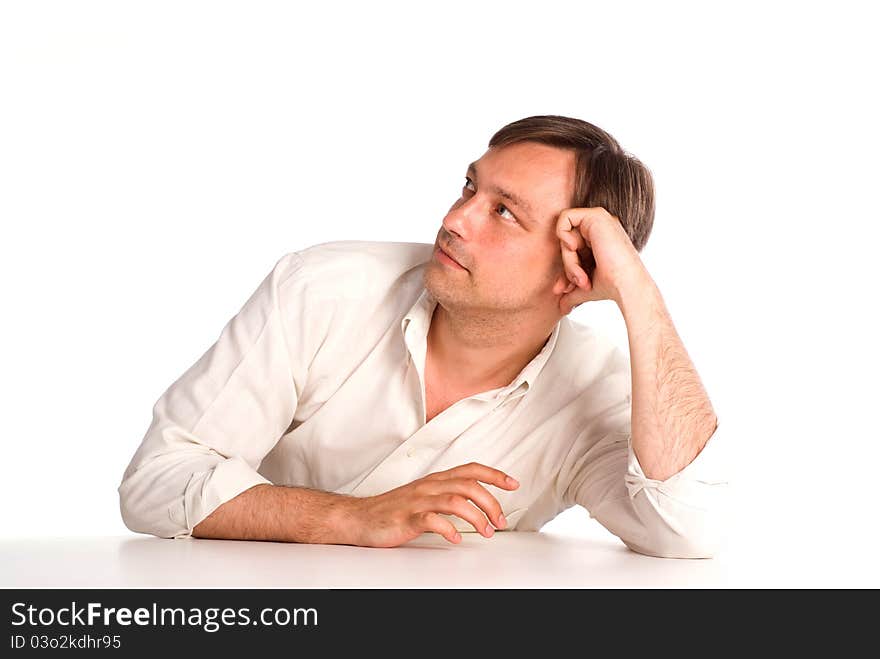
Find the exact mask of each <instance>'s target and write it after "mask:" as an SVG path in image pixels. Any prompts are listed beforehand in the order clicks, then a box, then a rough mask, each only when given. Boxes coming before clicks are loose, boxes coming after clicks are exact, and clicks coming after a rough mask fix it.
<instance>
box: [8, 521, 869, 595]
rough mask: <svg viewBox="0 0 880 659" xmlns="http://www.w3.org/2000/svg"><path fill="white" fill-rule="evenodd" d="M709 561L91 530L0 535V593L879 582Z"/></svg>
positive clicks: (780, 559)
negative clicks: (87, 533) (94, 533)
mask: <svg viewBox="0 0 880 659" xmlns="http://www.w3.org/2000/svg"><path fill="white" fill-rule="evenodd" d="M745 540H747V541H748V542H745V543H743V544H741V545H739V546H737V545H729V546H727V547H726V548H725V549H724V550H723V551H722V552H721V553H720V554H719V555H718V556H716V557H715V558H712V559H668V558H654V557H651V556H643V555H641V554H637V553H635V552H633V551H631V550H629V549H628V548H627V547H626V546H625V545H624V544H623V543H622V542H620V541H619V540H618V539H617V538H615V537H613V536H612V535H610V534H608V533H603V534H600V533H595V534H592V535H589V534H586V533H585V534H583V535H580V536H579V535H569V534H564V533H558V532H547V531H544V530H542V531H541V532H538V533H518V532H502V533H496V534H495V535H494V536H493V537H492V538H484V537H482V536H481V535H478V534H476V533H464V534H462V542H461V543H460V544H458V545H452V544H450V543H449V542H447V541H446V540H444V539H443V538H441V537H440V536H438V535H436V534H433V533H426V534H424V535H422V536H420V537H419V538H417V539H415V540H413V541H412V542H410V543H408V544H406V545H403V546H401V547H395V548H393V549H373V548H368V547H353V546H349V545H306V544H288V543H278V542H244V541H232V540H204V539H196V538H189V539H180V540H163V539H160V538H154V537H151V536H143V535H136V534H130V535H127V536H103V537H99V536H93V537H65V538H51V537H41V538H4V539H0V588H143V587H153V588H178V587H179V588H188V587H209V588H224V587H228V588H242V587H253V588H619V587H623V588H630V587H634V588H728V587H729V588H766V587H771V588H772V587H787V588H799V587H810V588H813V587H835V588H839V587H856V588H860V587H870V588H876V587H878V586H880V568H878V561H877V560H876V558H875V553H874V551H873V548H864V549H863V548H861V547H859V546H858V545H852V544H851V543H847V544H839V543H837V542H835V543H833V545H824V546H823V545H821V544H818V543H817V542H813V543H812V544H809V543H808V542H806V541H805V540H803V539H798V538H797V536H792V537H791V538H790V539H786V540H785V542H777V543H776V544H774V543H773V542H771V541H772V540H773V538H772V537H771V538H769V540H770V541H768V538H767V537H766V536H760V535H754V534H753V535H750V536H746V538H745Z"/></svg>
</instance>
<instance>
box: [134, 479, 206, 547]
mask: <svg viewBox="0 0 880 659" xmlns="http://www.w3.org/2000/svg"><path fill="white" fill-rule="evenodd" d="M118 493H119V512H120V515H121V516H122V522H123V524H125V526H126V528H127V529H128V530H129V531H133V532H134V533H143V534H146V535H152V536H156V537H157V538H177V537H185V536H187V535H189V533H188V531H187V530H186V528H185V525H184V528H181V527H180V524H175V523H174V520H172V519H171V515H170V513H168V508H167V507H164V506H156V502H155V501H150V497H148V496H146V493H145V492H143V491H139V488H138V487H137V481H136V480H133V479H132V478H131V477H129V478H127V479H125V480H123V481H122V484H121V485H120V486H119V488H118Z"/></svg>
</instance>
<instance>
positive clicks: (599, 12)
mask: <svg viewBox="0 0 880 659" xmlns="http://www.w3.org/2000/svg"><path fill="white" fill-rule="evenodd" d="M867 5H868V3H861V2H852V3H841V2H836V3H833V4H832V3H828V5H827V6H823V5H818V4H814V3H803V2H798V3H795V2H792V3H768V2H762V3H744V2H740V3H736V4H731V5H730V6H729V7H726V8H720V7H716V6H714V3H696V2H695V3H688V4H684V3H676V4H672V3H645V4H638V5H635V4H630V3H623V2H615V3H610V2H596V3H591V2H552V1H549V0H542V1H541V2H531V3H519V2H511V1H510V0H506V1H505V2H450V1H446V2H444V3H442V4H439V5H434V4H432V5H429V6H423V5H422V4H419V3H399V4H397V3H376V2H371V3H354V2H352V3H333V2H323V3H259V2H238V3H230V2H216V1H215V2H204V3H196V2H178V1H175V2H151V3H137V4H135V3H123V2H101V3H99V2H78V3H69V2H52V3H50V2H33V1H31V2H6V3H4V4H3V5H2V7H0V220H2V228H3V232H2V236H3V239H2V243H0V250H2V258H0V268H2V273H0V277H2V285H3V306H2V325H0V328H2V330H0V331H2V332H3V335H2V339H3V340H2V345H3V347H4V355H3V363H2V394H3V403H2V409H3V417H2V421H3V424H2V448H3V451H2V459H0V495H2V496H0V502H2V503H0V506H2V520H3V526H2V529H0V534H2V536H4V537H24V536H45V535H52V536H63V535H119V534H124V533H127V530H126V529H125V527H124V526H123V524H122V521H121V519H120V516H119V512H118V499H117V494H116V487H117V486H118V484H119V481H120V479H121V476H122V472H123V470H124V469H125V467H126V465H127V464H128V461H129V459H130V458H131V456H132V454H133V453H134V451H135V449H136V447H137V446H138V444H139V443H140V440H141V438H142V437H143V434H144V433H145V431H146V429H147V427H148V425H149V422H150V418H151V409H152V405H153V404H154V402H155V401H156V399H157V398H158V397H159V396H160V395H161V394H162V392H163V391H164V390H165V388H166V387H167V386H168V385H170V384H171V382H173V381H174V380H175V379H176V378H177V377H179V375H180V374H181V373H182V372H183V371H184V370H185V369H186V368H188V367H189V366H190V365H191V364H192V363H193V362H195V360H196V359H197V358H198V357H199V356H200V355H201V354H202V353H203V352H204V351H205V350H207V349H208V348H209V347H210V345H211V344H212V343H213V342H214V341H215V340H216V338H217V337H218V335H219V332H220V330H221V329H222V327H223V326H224V325H225V323H226V322H227V321H228V320H229V318H230V317H231V316H232V315H234V314H235V313H236V312H237V311H238V310H239V309H240V307H241V305H242V304H243V303H244V301H245V300H246V299H247V298H248V297H249V295H250V294H251V293H252V292H253V290H254V289H255V288H256V286H257V285H258V284H259V282H260V281H261V280H262V278H263V277H264V276H265V275H266V274H267V273H268V271H269V269H271V267H272V265H273V264H274V263H275V262H276V261H277V259H278V258H279V257H280V256H281V255H282V254H284V253H286V252H289V251H292V250H297V249H302V248H304V247H306V246H309V245H313V244H316V243H319V242H325V241H329V240H338V239H356V240H390V241H415V242H432V241H433V239H434V237H435V235H436V231H437V228H438V226H439V223H440V221H441V219H442V217H443V215H444V213H445V212H446V210H447V209H448V207H449V206H450V204H451V203H452V202H453V201H454V200H455V198H456V197H457V196H458V194H459V192H460V189H461V184H462V181H463V176H464V169H465V167H466V165H467V163H468V162H470V161H471V160H474V159H476V158H477V157H479V156H480V155H482V153H483V152H484V151H485V149H486V146H487V142H488V140H489V138H490V136H491V135H492V134H493V133H494V132H495V131H496V130H497V129H498V128H500V127H501V126H503V125H504V124H506V123H508V122H510V121H514V120H516V119H519V118H522V117H525V116H530V115H534V114H563V115H570V116H575V117H578V118H581V119H586V120H587V121H590V122H593V123H595V124H597V125H599V126H601V127H602V128H604V129H606V130H608V131H609V132H611V133H612V135H614V136H615V137H616V138H617V139H618V140H619V141H620V142H621V144H622V146H623V147H624V148H625V149H627V150H628V151H630V152H631V153H633V154H635V155H636V156H637V157H639V158H640V159H641V160H642V161H643V162H645V163H646V164H647V165H648V167H649V168H650V169H651V170H652V172H653V174H654V177H655V183H656V186H657V215H656V220H655V226H654V231H653V234H652V236H651V238H650V241H649V243H648V245H647V247H646V248H645V250H644V251H643V253H642V256H643V260H644V262H645V264H646V266H647V268H648V270H649V271H650V272H651V274H652V275H653V277H654V279H655V280H656V281H657V283H658V285H659V286H660V289H661V291H662V292H663V294H664V297H665V299H666V302H667V305H668V307H669V309H670V312H671V313H672V316H673V319H674V321H675V323H676V326H677V328H678V330H679V333H680V335H681V336H682V338H683V340H684V342H685V345H686V347H687V348H688V351H689V353H690V355H691V357H692V359H693V361H694V363H695V365H696V367H697V369H698V371H699V372H700V375H701V377H702V379H703V382H704V384H705V386H706V388H707V390H708V392H709V394H710V397H711V398H712V402H713V404H714V406H715V408H716V411H717V412H718V415H719V419H720V423H721V425H722V426H723V428H724V441H725V442H726V444H727V451H728V453H729V461H730V462H729V464H730V475H731V492H732V494H734V506H733V511H732V512H733V516H732V519H731V524H730V529H731V534H730V540H729V549H728V550H727V553H726V554H724V555H723V560H724V561H727V565H729V566H730V569H731V570H733V571H735V572H736V573H738V574H745V573H746V572H749V573H750V574H752V575H753V576H754V577H755V580H756V581H757V582H758V583H759V584H760V583H762V579H764V581H763V583H766V584H768V585H774V584H777V583H781V581H780V580H779V578H778V577H779V574H780V570H782V571H783V572H784V573H785V574H786V575H787V578H786V583H788V584H791V585H803V586H808V585H871V586H874V587H876V586H880V572H878V569H877V567H876V566H875V565H874V562H873V560H874V559H873V557H874V555H875V554H876V547H877V545H878V541H880V532H878V528H877V527H878V519H880V515H878V513H877V510H876V502H877V498H878V495H877V492H878V489H877V487H876V485H875V480H876V475H875V474H876V469H877V464H878V457H880V449H878V439H880V432H878V421H877V419H876V409H877V405H876V402H875V396H876V394H877V391H878V386H877V383H876V374H877V372H878V370H877V367H878V349H877V337H878V335H880V332H878V326H877V321H876V310H877V295H876V292H875V289H876V287H877V283H878V279H880V278H878V277H877V275H876V272H875V268H876V266H875V265H874V264H875V259H874V256H875V252H876V241H877V238H878V234H880V231H878V220H880V213H878V209H877V206H878V201H877V190H878V173H880V172H878V167H877V158H878V155H877V154H878V146H880V140H878V128H877V117H878V116H880V108H878V103H877V99H876V89H877V78H876V63H877V61H878V60H880V57H878V55H880V53H878V48H877V46H876V45H871V44H872V43H874V44H876V39H875V37H876V34H875V30H874V29H873V27H875V24H874V23H873V22H872V21H871V20H869V16H868V14H867V10H866V9H863V7H866V6H867ZM572 318H573V319H575V320H577V321H580V322H585V323H596V324H599V325H601V326H603V327H604V328H605V329H606V330H607V332H608V333H609V334H611V335H612V336H613V337H614V339H615V340H616V341H618V342H619V343H620V344H621V345H623V346H626V329H625V326H624V325H623V321H622V317H621V316H620V314H619V312H618V310H617V307H616V306H614V304H613V303H612V302H599V303H592V304H588V305H584V306H582V307H580V308H579V309H577V310H576V311H575V312H573V314H572ZM551 529H552V530H557V531H561V532H566V533H569V532H570V533H586V534H595V533H598V534H607V532H606V531H604V529H602V528H601V527H599V526H598V524H597V523H596V522H594V521H591V520H589V518H588V517H587V515H586V513H584V511H583V509H580V508H576V509H572V510H570V511H567V512H566V513H564V514H563V515H561V516H560V517H558V518H557V519H556V520H554V521H553V522H551V523H550V524H548V526H547V527H545V530H551Z"/></svg>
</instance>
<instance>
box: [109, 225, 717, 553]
mask: <svg viewBox="0 0 880 659" xmlns="http://www.w3.org/2000/svg"><path fill="white" fill-rule="evenodd" d="M433 248H434V246H433V245H432V244H422V243H395V242H366V241H337V242H330V243H324V244H320V245H315V246H312V247H309V248H307V249H304V250H301V251H298V252H290V253H288V254H285V255H284V256H283V257H281V259H279V260H278V262H277V263H276V264H275V266H274V267H273V268H272V270H271V272H270V273H269V274H268V275H267V276H266V278H265V279H264V280H263V281H262V283H261V284H260V285H259V287H258V288H257V289H256V291H255V292H254V293H253V295H252V296H251V297H250V298H249V299H248V300H247V302H246V303H245V304H244V306H243V307H242V308H241V310H240V311H239V312H238V313H237V314H236V315H235V316H234V317H233V318H232V319H231V320H230V321H229V322H228V323H227V325H226V326H225V327H224V328H223V330H222V332H221V333H220V336H219V338H218V339H217V341H216V343H214V345H213V346H211V347H210V348H209V349H208V351H207V352H206V353H205V354H204V355H202V357H201V358H200V359H199V360H198V361H197V362H196V363H195V364H193V365H192V366H191V367H190V368H189V369H188V370H187V371H186V372H185V373H183V375H181V376H180V378H178V379H177V380H176V381H175V382H174V383H173V384H172V385H171V386H170V387H169V388H168V389H167V390H166V391H165V392H164V393H163V394H162V396H161V397H160V398H159V399H158V401H157V402H156V404H155V406H154V408H153V420H152V423H151V424H150V427H149V429H148V430H147V433H146V436H145V437H144V439H143V441H142V443H141V445H140V447H139V448H138V449H137V451H136V452H135V454H134V457H133V458H132V460H131V463H130V464H129V466H128V468H127V469H126V471H125V474H124V476H123V480H122V483H121V485H120V486H119V496H120V505H121V510H122V517H123V520H124V521H125V524H126V525H127V526H128V527H129V528H130V529H131V530H133V531H137V532H141V533H150V534H154V535H157V536H160V537H176V538H181V537H188V536H190V535H191V533H192V529H193V527H194V526H196V525H197V524H198V523H199V522H201V521H202V520H203V519H205V517H207V516H208V515H209V514H210V513H211V512H212V511H213V510H214V509H215V508H217V507H218V506H220V505H221V504H223V503H225V502H226V501H229V500H230V499H232V498H234V497H235V496H237V495H238V494H240V493H241V492H243V491H245V490H247V489H248V488H250V487H252V486H254V485H257V484H260V483H274V484H276V485H286V486H299V487H309V488H315V489H319V490H324V491H327V492H337V493H343V494H350V495H353V496H361V497H365V496H371V495H375V494H380V493H383V492H387V491H388V490H391V489H393V488H395V487H398V486H400V485H404V484H406V483H409V482H412V481H414V480H416V479H418V478H421V477H423V476H426V475H427V474H430V473H433V472H437V471H442V470H445V469H449V468H451V467H455V466H458V465H462V464H466V463H468V462H480V463H483V464H486V465H489V466H491V467H495V468H497V469H501V470H502V471H504V472H506V473H508V474H510V475H512V476H513V477H515V478H516V479H517V480H518V481H519V482H520V487H519V488H518V489H516V490H514V491H506V490H502V489H500V488H497V487H495V486H493V485H485V487H486V488H487V489H488V490H489V491H490V492H491V493H492V494H493V495H494V496H495V497H496V498H497V499H498V500H499V502H500V503H501V506H502V509H503V510H504V514H505V516H506V517H507V520H508V530H516V531H537V530H538V529H540V528H541V527H542V526H543V525H544V524H545V523H546V522H548V521H550V520H551V519H553V518H554V517H555V516H556V515H558V514H559V513H560V512H562V511H563V510H566V509H567V508H569V507H571V506H573V505H574V504H580V505H581V506H583V507H584V508H586V510H587V511H589V514H590V517H592V518H595V519H596V520H598V521H599V522H600V523H601V524H602V525H603V526H604V527H606V528H607V529H608V530H609V531H610V532H611V533H613V534H615V535H616V536H618V537H619V538H620V539H621V540H622V541H623V542H624V543H626V545H627V546H629V547H630V548H631V549H633V550H634V551H637V552H640V553H645V554H651V555H655V556H664V557H683V558H699V557H710V556H712V555H714V553H715V552H716V551H717V549H718V548H719V543H720V542H721V539H722V537H723V534H722V533H721V530H722V529H721V523H720V522H721V518H722V515H721V504H722V501H723V497H722V496H721V494H722V492H723V491H724V490H725V489H726V488H725V487H724V486H725V485H726V483H725V482H724V481H723V480H719V478H718V474H719V473H722V472H721V471H720V470H721V468H722V467H723V465H721V464H719V458H718V457H716V456H717V455H718V449H717V448H716V446H717V444H718V438H717V435H718V430H717V429H716V431H715V433H714V435H713V436H712V437H711V438H710V440H709V442H708V444H707V445H706V447H705V448H704V449H703V450H702V452H701V453H700V454H699V455H698V456H697V458H696V459H695V460H694V461H693V462H691V464H689V465H688V466H687V467H685V468H684V469H683V470H682V471H680V472H679V473H677V474H675V475H673V476H671V477H670V478H668V479H667V480H665V481H657V480H652V479H649V478H646V477H645V475H644V473H643V472H642V469H641V466H640V465H639V462H638V460H637V459H636V456H635V453H634V452H633V450H632V445H631V442H630V437H631V432H630V413H631V373H630V364H629V359H628V356H627V355H626V354H624V353H623V352H622V351H621V350H620V349H619V348H618V347H617V346H616V345H614V344H613V343H612V342H611V341H610V340H608V339H607V338H605V337H603V336H602V335H601V334H599V333H598V332H596V331H595V330H593V329H591V328H590V327H588V326H585V325H583V324H579V323H576V322H574V321H572V320H571V319H570V318H568V317H567V316H566V317H563V318H562V319H561V320H560V321H559V322H558V323H557V324H556V326H555V328H554V329H553V333H552V334H551V336H550V338H549V340H548V341H547V343H546V344H545V346H544V348H543V349H542V351H541V352H540V353H539V354H538V355H537V356H536V357H535V358H534V359H533V360H532V361H531V362H529V364H527V365H526V367H525V368H523V370H522V371H521V372H520V373H519V375H517V376H516V378H515V379H514V380H513V381H512V382H511V383H510V384H509V385H508V386H506V387H501V388H498V389H493V390H491V391H485V392H483V393H480V394H476V395H473V396H470V397H468V398H465V399H462V400H460V401H458V402H457V403H455V404H454V405H452V406H451V407H449V408H448V409H446V410H444V411H443V412H442V413H440V414H438V415H437V416H436V417H435V418H433V419H432V420H431V421H430V422H428V423H426V422H425V419H426V412H425V355H426V346H427V334H428V328H429V325H430V322H431V317H432V312H433V310H434V307H435V306H436V304H437V302H436V300H435V299H434V298H433V297H432V296H431V295H430V294H429V293H428V291H427V289H425V287H424V283H423V272H424V269H425V266H426V264H427V263H428V262H429V261H430V259H431V257H432V253H433ZM722 441H723V440H722ZM446 517H447V518H448V519H449V520H450V521H452V522H453V523H454V524H455V526H456V528H458V529H459V530H460V531H463V532H468V531H470V532H474V528H473V526H471V525H470V524H469V523H468V522H465V521H464V520H463V519H461V518H459V517H457V516H455V515H447V516H446ZM584 522H585V523H586V522H587V518H586V517H585V518H584Z"/></svg>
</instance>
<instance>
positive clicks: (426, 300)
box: [400, 288, 561, 400]
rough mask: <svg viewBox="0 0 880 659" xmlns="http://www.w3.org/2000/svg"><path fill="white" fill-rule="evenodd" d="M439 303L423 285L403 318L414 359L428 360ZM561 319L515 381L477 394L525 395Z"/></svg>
mask: <svg viewBox="0 0 880 659" xmlns="http://www.w3.org/2000/svg"><path fill="white" fill-rule="evenodd" d="M436 306H437V300H436V298H435V297H434V296H433V295H431V293H430V292H429V291H428V289H427V288H423V289H422V293H421V295H419V297H418V299H417V300H416V301H415V303H414V304H413V305H412V307H410V310H409V311H407V313H406V315H404V317H403V320H401V321H400V329H401V332H402V333H403V338H404V341H405V342H406V345H407V348H408V349H409V352H410V355H412V357H413V359H414V360H418V359H420V360H421V361H420V362H419V363H421V364H424V359H425V354H426V353H427V345H428V329H429V328H430V325H431V317H432V316H433V315H434V309H435V307H436ZM560 325H561V323H558V322H557V323H556V325H554V326H553V332H552V333H551V334H550V338H549V339H547V342H546V343H545V344H544V347H543V348H542V349H541V352H539V353H538V354H537V355H535V357H534V358H533V359H532V361H530V362H529V363H528V364H526V365H525V367H524V368H523V369H522V370H521V371H520V372H519V375H517V376H516V377H515V378H514V379H513V381H512V382H511V383H510V384H509V385H507V386H506V387H501V388H499V389H493V390H492V391H487V392H484V393H482V394H478V395H476V396H474V398H479V399H482V400H490V399H500V398H507V397H508V396H512V395H524V394H525V393H526V392H527V391H528V390H529V389H531V388H532V387H533V386H534V384H535V381H536V380H537V378H538V374H539V373H540V372H541V370H542V369H543V368H544V365H545V364H546V363H547V360H548V359H550V355H551V354H552V353H553V348H554V346H555V345H556V339H557V337H558V336H559V328H560Z"/></svg>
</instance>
